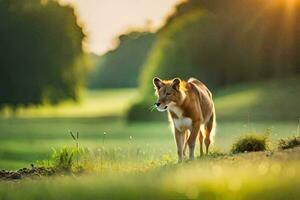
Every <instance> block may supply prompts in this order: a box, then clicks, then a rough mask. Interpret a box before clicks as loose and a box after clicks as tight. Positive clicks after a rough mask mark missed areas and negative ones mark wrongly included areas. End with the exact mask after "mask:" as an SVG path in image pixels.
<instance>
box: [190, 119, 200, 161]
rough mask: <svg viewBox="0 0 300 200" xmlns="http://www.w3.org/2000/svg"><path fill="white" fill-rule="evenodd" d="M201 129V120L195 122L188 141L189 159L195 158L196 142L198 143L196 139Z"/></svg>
mask: <svg viewBox="0 0 300 200" xmlns="http://www.w3.org/2000/svg"><path fill="white" fill-rule="evenodd" d="M199 130H200V123H199V122H196V123H193V127H192V130H191V134H190V137H189V139H188V141H187V142H188V145H189V159H190V160H193V159H194V150H195V143H196V139H197V136H198V133H199Z"/></svg>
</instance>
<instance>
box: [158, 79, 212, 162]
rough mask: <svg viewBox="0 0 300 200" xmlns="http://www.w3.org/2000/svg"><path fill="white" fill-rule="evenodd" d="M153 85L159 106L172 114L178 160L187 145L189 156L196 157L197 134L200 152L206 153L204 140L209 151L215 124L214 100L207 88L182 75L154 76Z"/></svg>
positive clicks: (180, 158) (201, 153)
mask: <svg viewBox="0 0 300 200" xmlns="http://www.w3.org/2000/svg"><path fill="white" fill-rule="evenodd" d="M153 84H154V86H155V89H156V96H157V97H158V100H157V103H156V105H157V106H156V107H157V109H158V110H159V111H168V114H169V120H170V123H171V127H172V131H173V132H174V137H175V141H176V144H177V151H178V161H179V162H181V161H182V159H183V155H184V154H185V149H186V146H188V147H189V158H190V159H193V158H194V148H195V141H196V139H197V137H198V136H199V143H200V155H201V156H202V155H203V149H202V148H203V147H202V146H203V141H204V144H205V147H206V154H208V149H209V146H210V144H211V143H212V142H213V136H214V132H215V127H216V122H215V121H216V113H215V108H214V103H213V99H212V94H211V92H210V91H209V90H208V88H207V87H206V86H205V85H204V84H203V83H202V82H200V81H199V80H197V79H195V78H190V79H189V80H188V81H183V80H180V79H179V78H175V79H173V80H160V79H159V78H154V79H153ZM201 127H203V129H202V130H201Z"/></svg>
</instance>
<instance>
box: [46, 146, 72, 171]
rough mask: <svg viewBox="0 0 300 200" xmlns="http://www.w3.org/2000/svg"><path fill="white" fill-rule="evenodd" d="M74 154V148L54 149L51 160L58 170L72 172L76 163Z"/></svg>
mask: <svg viewBox="0 0 300 200" xmlns="http://www.w3.org/2000/svg"><path fill="white" fill-rule="evenodd" d="M74 155H75V151H74V149H68V148H62V149H59V150H54V152H53V154H52V159H51V160H52V161H53V162H54V167H55V168H56V169H57V170H62V171H66V172H70V171H71V169H72V166H73V163H74Z"/></svg>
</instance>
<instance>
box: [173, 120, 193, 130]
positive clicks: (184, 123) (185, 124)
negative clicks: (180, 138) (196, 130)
mask: <svg viewBox="0 0 300 200" xmlns="http://www.w3.org/2000/svg"><path fill="white" fill-rule="evenodd" d="M173 123H174V126H175V128H176V129H177V130H178V131H185V130H187V129H189V130H191V129H192V119H191V118H188V117H184V118H178V119H173Z"/></svg>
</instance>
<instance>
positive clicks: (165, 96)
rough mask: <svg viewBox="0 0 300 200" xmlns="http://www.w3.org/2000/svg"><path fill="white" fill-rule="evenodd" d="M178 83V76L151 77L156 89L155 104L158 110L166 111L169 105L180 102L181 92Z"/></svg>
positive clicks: (179, 81)
mask: <svg viewBox="0 0 300 200" xmlns="http://www.w3.org/2000/svg"><path fill="white" fill-rule="evenodd" d="M180 83H181V80H180V79H179V78H175V79H173V80H160V79H159V78H157V77H155V78H154V79H153V85H154V87H155V90H156V92H155V94H156V96H157V101H156V103H155V106H156V109H157V110H158V111H160V112H163V111H166V110H167V109H168V107H169V106H170V105H176V104H180V102H182V99H183V94H182V91H181V90H180Z"/></svg>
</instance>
